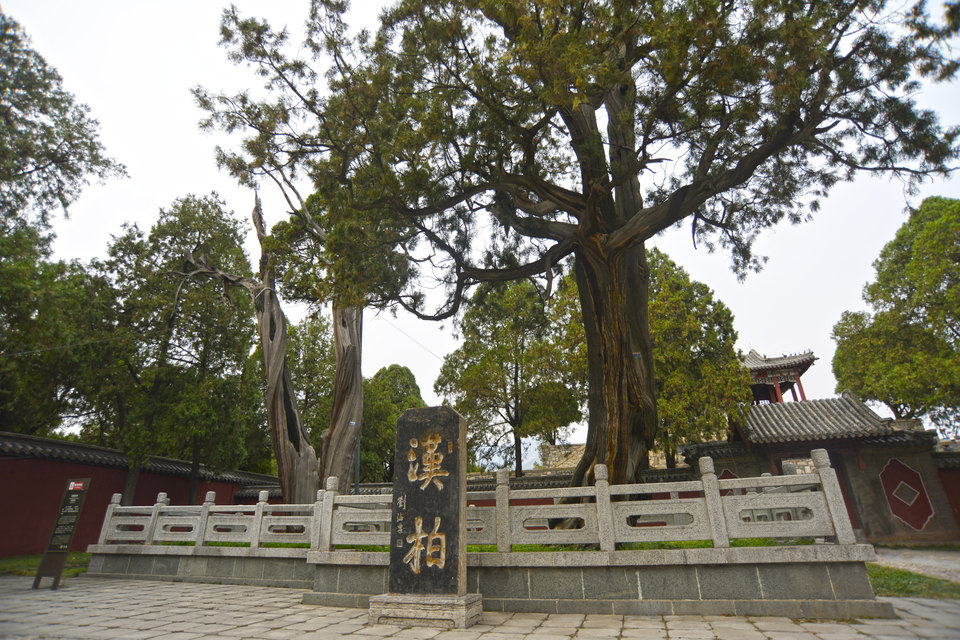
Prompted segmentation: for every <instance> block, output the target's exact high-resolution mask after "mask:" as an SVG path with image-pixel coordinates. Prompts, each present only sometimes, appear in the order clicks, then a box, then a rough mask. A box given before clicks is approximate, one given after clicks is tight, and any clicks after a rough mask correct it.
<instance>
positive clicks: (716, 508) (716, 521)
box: [699, 456, 730, 549]
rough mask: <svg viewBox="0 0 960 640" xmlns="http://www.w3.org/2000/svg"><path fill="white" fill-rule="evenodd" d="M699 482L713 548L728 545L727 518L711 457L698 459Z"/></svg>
mask: <svg viewBox="0 0 960 640" xmlns="http://www.w3.org/2000/svg"><path fill="white" fill-rule="evenodd" d="M699 466H700V482H701V484H702V485H703V499H704V501H705V502H706V504H707V519H708V520H709V521H710V537H711V538H712V539H713V546H714V548H717V549H720V548H726V547H729V546H730V536H729V534H727V520H726V518H725V517H724V513H723V499H722V498H721V497H720V483H719V481H718V480H717V474H716V473H714V470H713V458H710V457H709V456H704V457H702V458H700V460H699Z"/></svg>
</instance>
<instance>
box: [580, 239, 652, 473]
mask: <svg viewBox="0 0 960 640" xmlns="http://www.w3.org/2000/svg"><path fill="white" fill-rule="evenodd" d="M576 257H577V259H576V266H575V269H576V276H577V286H578V287H579V291H580V303H581V305H582V309H583V319H584V331H585V333H586V339H587V367H588V377H589V383H590V387H589V389H590V390H589V395H588V397H587V406H588V409H589V413H590V418H589V428H588V431H587V443H586V450H585V451H584V454H583V458H581V460H580V463H579V464H578V465H577V468H576V469H575V471H574V475H573V478H572V480H571V484H573V485H580V484H585V483H589V482H591V481H592V475H593V466H594V465H595V464H597V463H600V464H606V465H607V466H608V468H609V469H610V482H611V483H617V484H620V483H629V482H634V481H636V480H638V479H639V472H640V471H642V470H643V468H644V467H645V466H646V465H647V460H648V457H647V452H648V450H649V448H650V445H651V444H652V443H653V437H654V434H655V433H656V425H657V404H656V394H655V386H654V379H653V349H652V343H651V341H650V332H649V329H648V326H649V324H648V322H647V299H648V293H647V285H648V281H649V272H648V269H647V264H646V256H645V254H644V247H643V245H642V244H640V245H639V246H636V247H633V248H631V249H628V250H626V251H625V252H623V253H621V254H619V255H616V256H613V257H610V256H607V255H604V254H603V252H602V251H600V250H597V251H590V250H587V249H584V250H580V251H578V252H577V256H576Z"/></svg>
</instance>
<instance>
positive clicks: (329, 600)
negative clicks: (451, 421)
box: [90, 545, 894, 618]
mask: <svg viewBox="0 0 960 640" xmlns="http://www.w3.org/2000/svg"><path fill="white" fill-rule="evenodd" d="M91 551H92V552H93V553H94V557H93V560H92V561H91V564H90V575H93V576H97V575H99V576H104V577H130V578H146V579H155V580H173V581H183V582H214V583H222V584H251V585H260V586H278V587H295V588H301V589H313V591H312V592H308V593H305V594H304V596H303V602H304V603H305V604H317V605H325V606H337V607H358V608H365V607H366V606H367V604H368V601H369V598H370V596H372V595H378V594H381V593H386V591H387V565H388V554H386V553H374V552H357V551H336V552H329V553H323V552H310V553H307V552H306V550H305V549H259V550H257V551H256V552H255V553H252V552H251V550H250V549H249V548H232V547H219V548H217V547H214V548H203V547H196V548H189V547H188V548H183V547H158V548H155V549H152V550H150V552H148V553H144V551H145V550H144V548H143V547H142V546H141V547H135V550H132V549H124V548H123V546H121V545H109V546H107V547H105V548H98V547H92V548H91ZM185 552H188V553H185ZM875 558H876V556H875V554H874V551H873V548H872V547H870V546H869V545H849V546H843V547H840V546H835V545H804V546H794V547H738V548H733V549H671V550H660V551H614V552H602V551H596V552H593V551H584V552H544V553H517V552H514V553H469V554H467V591H468V593H480V594H481V595H482V596H483V608H484V609H485V610H488V611H525V612H544V613H611V614H631V615H680V614H698V615H769V616H785V617H790V618H856V617H893V615H894V614H893V609H892V607H891V606H890V604H889V603H886V602H880V601H877V600H875V599H874V598H873V592H872V590H871V588H870V582H869V580H868V579H867V574H866V569H865V567H864V564H863V563H864V561H872V560H874V559H875Z"/></svg>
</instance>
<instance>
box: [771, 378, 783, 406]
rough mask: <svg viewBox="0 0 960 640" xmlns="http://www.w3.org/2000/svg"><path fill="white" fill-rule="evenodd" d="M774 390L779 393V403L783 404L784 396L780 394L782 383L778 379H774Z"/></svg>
mask: <svg viewBox="0 0 960 640" xmlns="http://www.w3.org/2000/svg"><path fill="white" fill-rule="evenodd" d="M773 388H774V389H776V391H777V402H783V394H782V393H780V381H779V380H777V377H776V376H774V377H773Z"/></svg>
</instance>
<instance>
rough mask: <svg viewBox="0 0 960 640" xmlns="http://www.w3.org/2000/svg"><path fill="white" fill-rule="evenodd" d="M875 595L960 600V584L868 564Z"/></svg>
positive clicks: (868, 572)
mask: <svg viewBox="0 0 960 640" xmlns="http://www.w3.org/2000/svg"><path fill="white" fill-rule="evenodd" d="M867 575H869V576H870V584H871V585H872V586H873V593H874V594H876V595H878V596H892V597H895V598H940V599H945V598H960V584H958V583H956V582H950V581H949V580H941V579H940V578H931V577H930V576H924V575H920V574H918V573H912V572H910V571H904V570H903V569H894V568H892V567H884V566H881V565H879V564H873V563H871V562H868V563H867Z"/></svg>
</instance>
